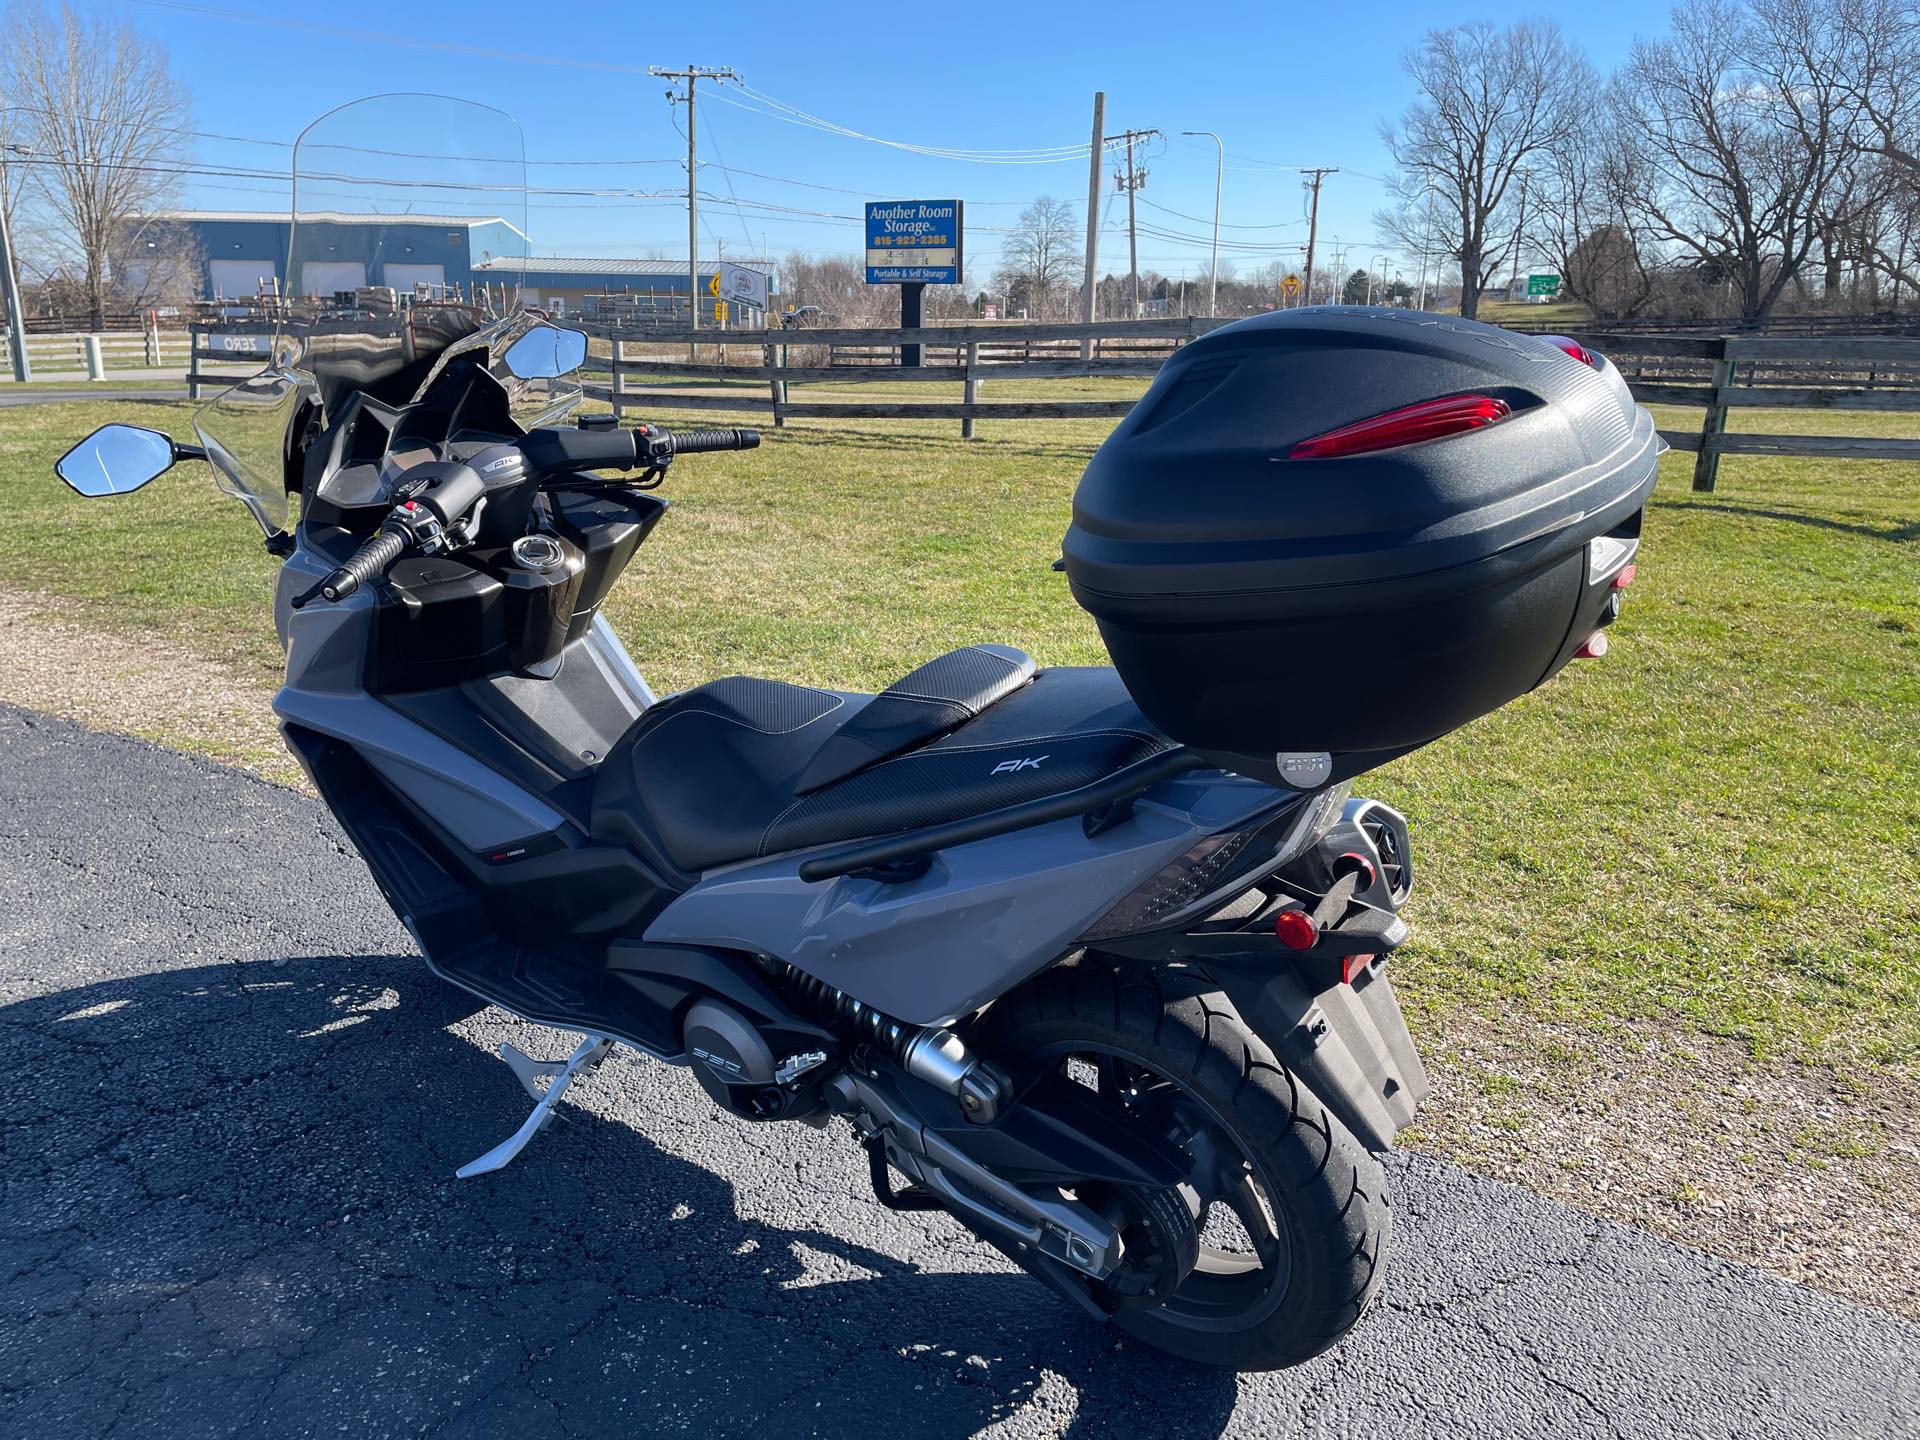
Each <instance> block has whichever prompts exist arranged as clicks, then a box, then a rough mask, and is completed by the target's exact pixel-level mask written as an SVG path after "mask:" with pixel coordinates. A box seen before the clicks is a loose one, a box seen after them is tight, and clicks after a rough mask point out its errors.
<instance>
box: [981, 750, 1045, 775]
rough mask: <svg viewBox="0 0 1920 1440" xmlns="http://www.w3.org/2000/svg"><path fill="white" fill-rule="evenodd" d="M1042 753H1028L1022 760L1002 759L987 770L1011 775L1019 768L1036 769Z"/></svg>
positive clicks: (1042, 757) (995, 773)
mask: <svg viewBox="0 0 1920 1440" xmlns="http://www.w3.org/2000/svg"><path fill="white" fill-rule="evenodd" d="M1046 758H1047V757H1046V756H1044V755H1029V756H1027V757H1026V758H1025V759H1024V760H1002V761H1001V762H1000V763H999V764H998V765H996V766H994V767H993V769H992V770H991V771H990V772H989V773H990V774H994V775H1012V774H1014V773H1015V772H1016V771H1019V770H1038V769H1039V768H1040V762H1041V761H1042V760H1044V759H1046Z"/></svg>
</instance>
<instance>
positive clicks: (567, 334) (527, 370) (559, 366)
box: [504, 325, 587, 380]
mask: <svg viewBox="0 0 1920 1440" xmlns="http://www.w3.org/2000/svg"><path fill="white" fill-rule="evenodd" d="M504 358H505V360H506V362H507V369H508V370H510V371H512V372H513V374H514V376H515V377H516V378H517V379H521V380H555V379H558V378H559V377H560V376H562V375H569V374H571V373H573V372H574V371H575V370H578V369H579V368H580V367H581V366H582V365H584V364H585V363H586V360H587V337H586V336H585V335H584V334H582V333H581V332H580V331H578V330H561V329H557V328H555V327H554V326H552V325H542V326H540V327H539V328H538V329H537V330H529V331H528V332H527V333H526V334H524V335H522V336H521V337H520V338H519V339H518V340H516V341H514V342H513V344H511V345H509V346H508V347H507V353H506V355H505V357H504Z"/></svg>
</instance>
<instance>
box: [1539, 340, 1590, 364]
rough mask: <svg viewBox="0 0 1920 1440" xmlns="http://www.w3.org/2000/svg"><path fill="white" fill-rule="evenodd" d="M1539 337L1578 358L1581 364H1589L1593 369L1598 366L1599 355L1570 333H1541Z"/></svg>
mask: <svg viewBox="0 0 1920 1440" xmlns="http://www.w3.org/2000/svg"><path fill="white" fill-rule="evenodd" d="M1540 338H1541V339H1543V340H1545V341H1546V342H1547V343H1548V344H1549V345H1553V346H1556V347H1558V348H1559V349H1561V350H1564V351H1566V352H1567V354H1569V355H1571V356H1572V357H1573V358H1574V359H1576V360H1578V361H1579V362H1580V363H1581V364H1582V365H1586V366H1590V367H1591V368H1593V369H1595V370H1598V369H1599V368H1600V357H1599V356H1598V355H1596V354H1594V353H1593V351H1591V350H1589V349H1587V347H1586V346H1584V345H1582V344H1581V343H1580V342H1579V341H1578V340H1576V339H1574V338H1573V337H1572V336H1571V335H1543V336H1541V337H1540Z"/></svg>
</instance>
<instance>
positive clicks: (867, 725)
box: [794, 645, 1035, 795]
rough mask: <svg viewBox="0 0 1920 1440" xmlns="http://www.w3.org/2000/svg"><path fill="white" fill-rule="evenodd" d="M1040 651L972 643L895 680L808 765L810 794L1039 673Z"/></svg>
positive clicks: (959, 721) (969, 715) (958, 720)
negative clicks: (1037, 657) (1029, 652)
mask: <svg viewBox="0 0 1920 1440" xmlns="http://www.w3.org/2000/svg"><path fill="white" fill-rule="evenodd" d="M1034 670H1035V666H1034V663H1033V658H1032V657H1031V656H1029V655H1027V654H1025V653H1023V652H1022V651H1019V650H1015V649H1014V648H1013V647H1012V646H1010V645H969V646H967V647H966V648H965V649H964V650H954V651H951V652H949V653H948V654H945V655H942V656H941V657H940V658H939V659H938V660H929V661H928V662H927V663H926V664H924V665H922V666H921V667H920V668H919V669H918V670H915V671H914V672H913V673H912V674H910V675H904V676H902V677H901V678H900V679H898V680H896V681H894V683H893V684H891V685H889V686H888V687H887V688H886V689H885V690H883V691H881V692H880V694H878V695H877V696H875V697H874V698H873V700H872V701H871V702H870V703H869V704H868V705H867V706H866V707H865V708H863V709H862V710H861V711H860V713H859V714H858V715H856V716H854V717H853V718H852V719H851V720H849V721H848V722H847V723H846V724H845V725H843V726H841V727H840V729H839V730H838V731H837V732H835V734H834V736H833V738H832V739H830V740H828V741H827V743H826V744H825V745H823V746H822V747H821V748H820V750H819V752H818V753H817V754H816V755H815V756H814V757H813V759H812V761H811V762H809V763H808V765H807V768H806V769H805V770H804V771H803V772H802V773H801V776H800V783H799V784H798V785H797V786H795V787H794V793H795V794H797V795H805V794H807V793H808V792H809V791H813V790H819V789H823V788H825V787H826V786H828V785H832V784H834V783H836V782H837V781H841V780H844V779H846V778H847V777H848V776H849V775H856V774H858V773H859V772H860V771H862V770H864V769H866V768H867V767H868V766H869V765H877V764H878V763H879V762H880V761H882V760H886V759H889V758H891V757H892V756H895V755H899V754H901V753H903V752H904V751H907V750H912V749H914V748H915V747H917V746H920V745H924V744H926V743H927V742H928V741H929V740H933V739H935V738H937V737H938V736H941V735H944V734H946V733H947V732H948V731H949V730H951V729H953V728H954V727H955V726H956V725H964V724H965V723H966V722H967V721H969V720H971V719H973V717H974V716H976V715H978V714H979V713H980V712H981V711H982V710H985V709H986V708H987V707H988V706H989V705H992V704H993V703H994V702H995V701H997V700H1001V699H1004V698H1005V697H1006V696H1008V695H1011V694H1012V693H1013V692H1014V691H1016V690H1018V689H1020V688H1021V687H1022V686H1023V685H1026V684H1029V683H1030V682H1031V681H1032V680H1033V675H1034Z"/></svg>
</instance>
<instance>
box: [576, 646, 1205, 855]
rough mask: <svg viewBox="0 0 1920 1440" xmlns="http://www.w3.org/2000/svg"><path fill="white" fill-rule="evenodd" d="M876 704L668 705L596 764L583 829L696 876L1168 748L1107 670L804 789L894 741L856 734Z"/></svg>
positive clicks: (1062, 681) (756, 696) (1047, 676)
mask: <svg viewBox="0 0 1920 1440" xmlns="http://www.w3.org/2000/svg"><path fill="white" fill-rule="evenodd" d="M1012 653H1014V654H1018V652H1017V651H1016V652H1012ZM1021 658H1022V659H1025V657H1024V656H1022V657H1021ZM1028 664H1029V665H1030V664H1031V662H1028ZM925 668H926V667H923V670H924V669H925ZM915 673H916V674H921V673H922V672H920V671H916V672H915ZM889 693H892V692H889ZM885 699H886V697H885V696H871V695H850V694H842V693H839V692H835V691H830V690H815V689H811V688H808V687H806V686H802V685H787V684H783V683H782V682H780V681H777V680H757V679H753V678H750V677H748V676H743V675H735V676H730V677H728V678H727V679H724V680H716V681H714V682H712V683H711V684H708V685H702V686H699V687H698V688H696V689H693V690H688V691H685V692H684V693H682V694H679V695H675V696H673V697H672V698H671V699H668V700H663V701H661V702H660V703H659V704H657V705H655V706H653V707H652V708H651V709H649V710H648V711H647V712H646V713H645V714H644V715H642V716H641V717H640V718H639V719H638V720H636V721H635V722H634V724H633V726H632V727H631V728H630V729H629V730H628V731H627V733H626V734H625V735H624V736H622V737H621V739H620V742H619V743H618V744H617V745H616V746H615V747H614V748H613V751H612V753H610V754H609V755H608V756H607V758H606V760H605V761H604V762H603V763H602V765H601V766H600V771H599V777H598V779H597V780H596V782H595V785H594V795H593V817H592V826H593V833H594V835H595V837H596V838H598V839H602V840H606V841H609V842H612V843H618V844H628V845H634V846H635V847H636V848H638V849H641V850H642V851H648V850H653V851H657V852H659V853H661V854H663V855H664V856H665V857H666V858H667V859H669V860H671V861H672V862H673V863H674V864H675V865H677V866H679V867H680V868H681V869H682V870H687V871H699V870H706V869H711V868H712V867H714V866H716V865H723V864H726V863H728V862H732V861H740V860H749V859H753V858H756V857H762V856H768V855H777V854H781V853H783V852H785V851H790V850H800V849H805V848H807V847H809V846H814V845H822V844H826V843H829V842H832V841H838V840H855V839H865V838H868V837H871V836H876V835H890V834H894V833H897V832H899V831H902V830H913V829H918V828H919V827H921V826H924V825H937V824H940V823H942V822H945V821H948V820H959V819H964V818H966V817H968V816H972V815H980V814H984V813H986V812H987V811H989V810H997V809H1001V808H1003V807H1005V806H1008V805H1018V804H1021V803H1023V802H1025V801H1028V800H1036V799H1040V798H1043V797H1045V796H1049V795H1057V794H1060V793H1062V792H1065V791H1068V790H1076V789H1078V788H1080V787H1081V786H1083V785H1088V784H1091V783H1093V782H1094V781H1096V780H1100V779H1103V778H1104V777H1106V776H1107V775H1109V774H1111V773H1113V772H1114V771H1115V770H1119V769H1122V768H1124V767H1125V766H1128V765H1131V764H1133V763H1134V762H1135V761H1138V760H1143V759H1145V758H1146V757H1148V756H1150V755H1154V754H1158V753H1159V752H1160V751H1162V750H1166V749H1169V748H1171V747H1172V744H1173V742H1172V741H1170V740H1168V739H1167V738H1166V737H1165V736H1164V735H1161V734H1160V733H1159V732H1158V731H1156V730H1155V729H1154V728H1153V726H1152V725H1151V724H1149V723H1148V722H1147V720H1146V718H1145V717H1144V716H1143V715H1141V713H1140V711H1139V709H1138V708H1137V707H1136V706H1135V705H1134V703H1133V701H1132V699H1131V698H1130V697H1129V696H1128V694H1127V691H1126V687H1125V686H1124V685H1123V684H1122V683H1121V681H1120V677H1119V675H1118V674H1116V673H1115V672H1114V671H1112V670H1110V669H1105V668H1097V669H1096V668H1084V669H1081V668H1071V669H1054V670H1040V671H1038V672H1036V673H1034V675H1033V678H1032V680H1031V682H1027V681H1026V680H1025V677H1024V675H1022V677H1021V683H1019V684H1018V685H1017V687H1015V688H1012V689H1010V690H1007V691H1006V692H1005V693H1004V694H1003V695H1002V696H1001V697H1000V698H998V699H997V700H995V701H992V702H990V703H986V704H985V705H984V708H980V709H977V710H973V711H970V713H968V714H967V715H965V716H963V717H961V718H960V719H959V721H958V723H955V724H953V725H951V726H949V727H947V728H945V729H943V730H940V731H937V732H930V733H928V734H927V735H926V736H925V738H924V740H923V741H921V742H920V743H913V744H909V745H905V746H900V747H896V749H895V750H894V752H893V753H890V754H889V755H888V756H887V758H884V759H880V760H878V761H877V762H874V763H869V764H865V765H863V766H862V767H861V768H858V769H855V770H853V771H852V772H851V773H844V774H842V775H841V777H840V778H837V779H833V780H831V781H829V782H828V783H825V784H817V783H815V784H811V785H810V784H809V782H810V781H811V780H813V779H814V777H815V776H817V774H818V770H817V769H816V768H815V762H816V758H817V757H820V756H823V755H828V756H829V758H831V754H832V753H833V752H837V753H839V754H840V755H842V757H846V756H849V755H851V754H853V753H855V752H854V751H852V750H850V749H849V746H848V744H846V743H840V744H836V741H837V739H838V737H841V736H843V735H846V734H847V733H848V732H852V735H853V737H854V738H856V739H858V740H859V745H860V747H861V748H862V749H864V750H867V751H871V750H872V749H873V748H875V742H874V740H873V738H872V737H873V736H874V735H875V734H892V733H893V729H894V722H889V723H888V724H887V725H884V726H862V725H861V724H860V720H861V717H862V716H863V715H865V714H868V713H871V712H872V710H873V708H874V707H875V706H878V705H881V704H883V703H884V702H885ZM897 718H898V717H896V720H897ZM861 737H865V738H861ZM830 747H831V748H830ZM832 763H833V765H834V766H835V767H838V766H839V765H841V764H842V763H843V760H833V761H832Z"/></svg>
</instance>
